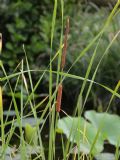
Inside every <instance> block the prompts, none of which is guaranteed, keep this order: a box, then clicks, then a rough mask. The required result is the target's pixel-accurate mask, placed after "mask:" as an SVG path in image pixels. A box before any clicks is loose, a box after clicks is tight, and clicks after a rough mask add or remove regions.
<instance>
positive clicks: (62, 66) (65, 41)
mask: <svg viewBox="0 0 120 160" xmlns="http://www.w3.org/2000/svg"><path fill="white" fill-rule="evenodd" d="M69 29H70V25H69V17H68V18H67V22H66V30H65V37H64V47H63V53H62V60H61V68H62V70H63V69H64V66H65V61H66V53H67V52H66V51H67V40H68V33H69Z"/></svg>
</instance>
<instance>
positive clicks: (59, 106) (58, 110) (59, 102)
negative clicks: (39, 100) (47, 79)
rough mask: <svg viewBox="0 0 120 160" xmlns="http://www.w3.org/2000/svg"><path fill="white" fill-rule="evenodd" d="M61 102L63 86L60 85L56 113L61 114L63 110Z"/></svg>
mask: <svg viewBox="0 0 120 160" xmlns="http://www.w3.org/2000/svg"><path fill="white" fill-rule="evenodd" d="M61 100H62V84H59V86H58V94H57V102H56V112H60V110H61Z"/></svg>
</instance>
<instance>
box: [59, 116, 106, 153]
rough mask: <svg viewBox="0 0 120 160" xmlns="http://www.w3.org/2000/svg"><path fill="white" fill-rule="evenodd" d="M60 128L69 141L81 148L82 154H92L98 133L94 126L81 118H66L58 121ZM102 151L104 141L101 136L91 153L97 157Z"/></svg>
mask: <svg viewBox="0 0 120 160" xmlns="http://www.w3.org/2000/svg"><path fill="white" fill-rule="evenodd" d="M58 128H59V129H61V130H62V131H63V133H64V134H65V135H66V137H67V138H68V140H70V141H71V142H74V143H76V144H77V145H78V146H80V151H81V152H83V153H86V154H88V153H90V151H91V147H92V146H93V144H94V142H95V138H96V135H97V133H98V132H97V129H96V128H95V127H94V126H93V125H92V124H90V123H88V122H87V121H86V120H84V119H83V118H81V117H79V118H77V117H65V118H62V119H60V120H59V121H58ZM102 150H103V139H102V137H101V135H100V134H99V135H98V137H97V140H96V143H95V144H94V146H93V149H92V151H91V153H92V154H94V155H95V154H97V153H100V152H101V151H102Z"/></svg>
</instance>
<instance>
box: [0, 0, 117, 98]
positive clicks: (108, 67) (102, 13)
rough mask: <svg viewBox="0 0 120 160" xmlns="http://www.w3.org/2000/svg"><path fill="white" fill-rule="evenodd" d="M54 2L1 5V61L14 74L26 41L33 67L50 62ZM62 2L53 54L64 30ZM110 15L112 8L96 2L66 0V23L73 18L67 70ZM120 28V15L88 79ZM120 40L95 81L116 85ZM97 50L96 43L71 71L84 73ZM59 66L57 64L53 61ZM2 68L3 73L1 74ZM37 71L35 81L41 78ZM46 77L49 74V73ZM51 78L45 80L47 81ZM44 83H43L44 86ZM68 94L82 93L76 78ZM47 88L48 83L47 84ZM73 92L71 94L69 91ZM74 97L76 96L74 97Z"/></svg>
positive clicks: (68, 82) (69, 84)
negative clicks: (62, 26) (99, 5)
mask: <svg viewBox="0 0 120 160" xmlns="http://www.w3.org/2000/svg"><path fill="white" fill-rule="evenodd" d="M53 6H54V1H53V0H50V1H48V0H44V1H39V0H36V1H33V0H29V1H25V0H21V1H10V0H6V1H2V0H1V5H0V19H1V22H0V23H1V24H0V32H2V33H3V43H4V44H3V53H2V60H3V63H4V65H5V67H6V69H7V71H8V72H9V73H12V72H13V70H14V69H15V67H16V66H17V65H18V64H19V62H20V61H21V60H22V58H24V51H23V44H24V45H25V49H26V52H27V56H28V59H29V62H30V67H31V68H33V69H42V68H45V67H46V66H47V65H48V64H49V54H50V37H51V35H50V34H51V22H52V12H53ZM60 10H61V9H60V2H58V13H57V22H56V30H55V37H54V43H53V54H54V53H56V51H57V50H58V47H59V38H60V30H61V12H60ZM108 15H109V8H107V7H106V8H98V7H97V6H96V5H95V4H92V3H88V4H83V5H81V2H80V1H76V0H69V1H68V0H65V3H64V26H65V20H66V17H67V16H69V17H70V34H69V40H68V43H69V45H68V51H67V64H66V71H67V69H69V67H70V66H71V65H72V63H73V62H74V60H75V59H76V58H77V57H78V54H79V53H80V52H81V51H82V50H83V49H84V48H85V47H86V46H87V45H88V44H89V42H90V41H91V40H92V39H93V38H94V37H95V36H96V35H97V33H98V32H99V31H100V29H101V28H102V26H103V24H104V21H105V20H106V18H107V16H108ZM119 28H120V18H119V15H118V16H117V17H116V19H114V20H113V22H112V24H111V26H110V27H109V28H108V30H107V31H106V32H105V33H104V35H103V37H102V38H101V42H100V44H99V48H98V50H97V52H98V53H97V56H96V60H95V63H94V65H93V68H92V72H91V75H90V77H89V78H91V77H92V74H93V72H94V70H95V67H96V65H97V63H98V61H99V58H100V57H101V56H102V54H103V52H104V51H105V49H106V47H107V46H108V44H109V43H110V41H111V39H112V37H113V36H114V35H115V33H116V32H117V31H118V29H119ZM119 43H120V39H119V38H118V39H117V41H116V42H115V43H114V45H113V46H112V48H111V49H110V50H109V52H110V54H109V56H106V58H105V59H104V62H103V63H102V65H101V67H100V69H99V71H98V74H97V77H96V81H98V82H99V83H103V84H105V85H107V86H109V87H112V88H114V87H115V85H116V84H117V82H118V80H119V79H120V74H119V69H118V68H120V54H119V51H120V45H119ZM94 49H95V45H94V46H93V48H91V50H89V52H88V53H87V54H86V56H84V57H83V58H82V60H80V61H79V62H78V63H77V64H76V65H75V66H74V67H73V68H72V70H71V71H70V72H71V73H73V74H76V75H80V76H82V77H84V76H85V73H86V70H87V67H88V64H89V61H90V58H91V56H92V54H93V51H94ZM53 65H54V68H53V69H56V64H55V63H54V64H53ZM1 74H2V73H1V71H0V75H1ZM38 76H39V75H38V74H37V73H36V74H35V76H34V80H36V79H37V78H38ZM46 77H47V76H46ZM47 81H49V80H48V79H47V80H45V83H46V82H47ZM45 83H44V85H45ZM64 85H65V87H64V88H65V89H64V90H65V94H66V95H67V96H68V97H69V96H71V97H72V96H73V95H74V94H77V93H79V89H80V86H81V83H80V82H78V81H73V80H70V79H68V80H66V81H65V83H64ZM44 87H46V86H44ZM68 91H71V93H70V94H68V93H69V92H68ZM93 91H94V92H95V94H98V95H99V96H101V95H102V91H101V90H100V89H99V88H94V89H93ZM76 97H77V96H76ZM73 99H74V98H73Z"/></svg>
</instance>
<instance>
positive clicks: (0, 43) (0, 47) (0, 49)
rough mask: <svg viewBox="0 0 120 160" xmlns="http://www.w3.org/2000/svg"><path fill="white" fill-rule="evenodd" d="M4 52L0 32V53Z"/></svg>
mask: <svg viewBox="0 0 120 160" xmlns="http://www.w3.org/2000/svg"><path fill="white" fill-rule="evenodd" d="M1 52H2V33H0V54H1Z"/></svg>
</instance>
